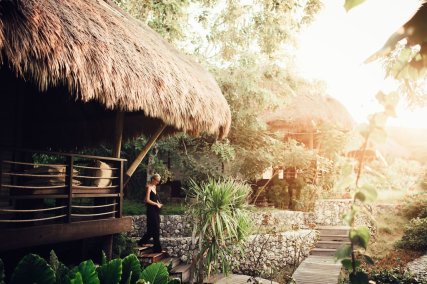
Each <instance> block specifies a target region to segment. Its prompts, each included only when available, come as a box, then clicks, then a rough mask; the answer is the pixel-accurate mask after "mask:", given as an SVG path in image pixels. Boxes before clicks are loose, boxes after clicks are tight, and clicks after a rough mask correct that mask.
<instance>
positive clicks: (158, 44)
mask: <svg viewBox="0 0 427 284" xmlns="http://www.w3.org/2000/svg"><path fill="white" fill-rule="evenodd" d="M0 63H1V65H0V66H1V68H2V69H3V72H6V73H7V72H10V73H12V74H13V75H14V76H15V77H16V78H19V80H21V83H23V82H24V81H25V82H28V83H29V84H27V83H26V84H27V87H26V93H31V88H33V89H35V90H33V91H32V93H34V94H35V95H34V96H32V97H29V96H27V97H26V100H30V101H27V103H34V104H36V105H33V108H34V109H37V108H39V107H42V106H44V105H45V103H49V102H50V104H51V105H52V107H54V108H56V107H57V105H56V104H54V103H52V102H51V100H50V99H51V98H52V97H55V96H56V97H59V96H63V101H66V102H67V103H70V102H76V105H75V106H69V105H67V108H69V109H68V110H67V111H65V113H68V112H69V113H70V116H69V117H65V114H64V112H62V111H61V110H57V111H56V112H61V114H62V118H63V119H62V122H61V127H62V128H64V127H66V126H67V125H71V124H73V123H75V124H74V125H73V127H69V128H70V129H71V131H75V135H80V134H81V133H79V132H78V131H77V130H76V129H78V128H79V127H81V125H87V124H88V123H89V124H90V123H91V121H89V119H86V118H84V117H83V116H78V115H79V114H81V115H87V114H88V113H90V115H91V118H95V120H98V122H99V120H102V119H104V120H106V121H110V120H111V119H112V117H113V114H114V112H115V111H117V110H120V111H124V112H127V113H130V117H131V120H132V122H133V123H135V125H129V124H128V125H127V127H128V128H129V127H130V128H132V130H130V131H128V132H127V135H128V136H132V135H136V134H140V131H146V132H150V131H152V128H155V126H156V125H158V124H160V122H164V123H165V124H167V125H168V127H169V131H171V130H172V131H176V130H180V131H185V132H187V133H190V134H194V135H198V134H200V133H201V132H207V133H212V134H217V135H218V136H219V137H220V138H222V137H224V136H226V135H227V133H228V131H229V127H230V122H231V115H230V110H229V107H228V104H227V102H226V100H225V98H224V97H223V96H222V94H221V91H220V89H219V87H218V85H217V83H216V82H215V80H214V78H213V77H212V76H211V75H210V74H209V73H208V72H206V71H205V70H204V69H203V68H202V67H201V66H200V65H199V64H198V63H196V62H195V61H193V60H192V59H191V58H190V57H188V56H186V55H183V54H181V53H180V52H178V51H177V50H176V49H174V48H173V47H172V46H171V45H170V44H168V43H167V42H166V41H165V40H164V39H162V38H161V37H160V36H159V35H158V34H157V33H155V32H154V31H153V30H152V29H151V28H149V27H148V26H146V25H145V24H144V23H142V22H140V21H137V20H135V19H132V18H131V17H130V16H128V15H127V14H126V13H124V12H123V11H122V10H121V9H120V8H119V7H117V6H116V5H115V4H114V3H112V2H111V1H109V0H73V1H70V0H44V1H40V0H10V1H0ZM4 70H6V71H4ZM28 85H29V86H28ZM33 86H35V88H34V87H33ZM64 93H65V95H64ZM49 96H50V98H49V99H46V100H45V101H44V102H43V103H38V101H39V99H43V98H48V97H49ZM87 103H89V105H88V104H87ZM90 104H92V105H90ZM95 105H96V106H95ZM77 109H79V110H80V112H77V113H76V110H77ZM93 109H95V112H92V113H91V111H93ZM46 111H47V112H48V113H46ZM43 112H44V113H43ZM53 114H54V113H53ZM53 114H50V113H49V108H47V109H46V110H41V109H38V113H37V114H36V116H37V117H36V120H39V121H44V123H47V124H49V118H50V120H52V118H54V117H55V116H54V115H53ZM43 115H44V116H43ZM29 117H31V116H30V115H29ZM33 118H34V117H31V119H33ZM125 123H126V122H125ZM110 125H111V124H110ZM134 126H135V127H134ZM91 127H92V128H93V129H98V128H99V127H100V126H99V125H96V124H94V125H92V126H91ZM101 127H102V126H101ZM29 128H30V127H29ZM125 128H126V126H125ZM47 129H50V128H49V127H47V128H46V131H48V130H47ZM40 131H42V132H43V129H42V128H40ZM98 131H101V130H99V129H98ZM107 134H108V135H110V134H109V133H108V131H106V133H105V134H100V135H101V137H98V138H102V139H103V138H105V137H104V136H106V135H107ZM39 135H40V133H39ZM90 135H94V133H93V132H92V133H90ZM125 135H126V129H125ZM56 136H58V135H56ZM49 138H52V139H55V137H49ZM82 139H83V138H82ZM102 139H101V140H102ZM98 140H99V139H98ZM51 142H52V141H51ZM62 142H64V141H63V139H62ZM76 142H77V141H76ZM43 143H44V142H41V144H43ZM52 143H53V142H52Z"/></svg>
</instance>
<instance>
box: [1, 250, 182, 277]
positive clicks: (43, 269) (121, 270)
mask: <svg viewBox="0 0 427 284" xmlns="http://www.w3.org/2000/svg"><path fill="white" fill-rule="evenodd" d="M50 262H51V263H52V265H53V267H55V268H56V270H55V271H54V269H53V268H52V267H51V266H50V265H49V264H48V263H47V262H46V261H45V260H44V259H43V258H41V257H40V256H38V255H35V254H28V255H26V256H25V257H24V258H23V259H22V260H21V261H20V262H19V263H18V265H17V267H16V268H15V270H14V272H13V274H12V278H11V281H10V283H11V284H25V283H29V284H34V283H39V284H50V283H51V284H54V283H58V284H59V283H64V284H108V283H111V284H119V283H120V284H122V283H123V284H124V283H126V284H135V283H150V284H168V283H179V282H176V280H174V279H172V280H170V281H169V279H168V278H169V274H168V271H167V269H166V267H165V266H164V265H163V263H155V264H151V265H150V266H148V267H146V268H145V269H144V271H142V272H141V266H140V263H139V261H138V258H137V256H136V255H128V256H127V257H125V258H124V259H123V260H122V259H120V258H117V259H113V260H111V261H110V262H105V263H103V264H102V265H101V266H98V267H97V268H96V266H95V264H94V263H93V261H92V260H86V261H83V262H81V263H80V264H79V265H78V266H77V267H74V268H73V269H72V270H69V269H68V268H67V267H65V265H63V264H62V263H61V262H59V260H58V258H57V257H56V255H55V253H54V252H53V251H52V252H51V255H50ZM63 267H65V270H64V271H67V272H68V275H67V277H66V278H61V277H60V276H59V275H58V273H64V272H63V271H61V270H62V269H63ZM55 273H56V274H57V275H56V281H55ZM122 276H123V277H122ZM121 278H123V279H122V280H121ZM58 279H60V280H61V281H62V282H61V281H60V282H58ZM0 284H4V271H3V262H2V261H1V260H0Z"/></svg>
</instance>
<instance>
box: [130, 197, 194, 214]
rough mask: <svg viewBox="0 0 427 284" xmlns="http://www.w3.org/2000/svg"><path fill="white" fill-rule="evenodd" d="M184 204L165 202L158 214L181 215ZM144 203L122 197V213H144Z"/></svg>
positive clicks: (184, 207) (184, 208)
mask: <svg viewBox="0 0 427 284" xmlns="http://www.w3.org/2000/svg"><path fill="white" fill-rule="evenodd" d="M185 210H186V206H185V205H184V204H176V203H167V204H165V205H163V207H162V209H161V210H160V215H182V214H184V213H185ZM145 211H146V210H145V204H144V203H143V202H140V201H136V200H131V199H124V200H123V214H124V215H144V214H145Z"/></svg>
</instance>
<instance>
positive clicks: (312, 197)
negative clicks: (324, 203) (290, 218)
mask: <svg viewBox="0 0 427 284" xmlns="http://www.w3.org/2000/svg"><path fill="white" fill-rule="evenodd" d="M321 191H322V188H321V187H319V186H317V185H314V184H307V185H305V186H304V187H303V188H302V189H301V193H300V197H299V199H298V200H297V201H296V207H295V209H296V210H300V211H305V212H310V211H314V205H315V203H316V200H318V199H319V198H320V193H321Z"/></svg>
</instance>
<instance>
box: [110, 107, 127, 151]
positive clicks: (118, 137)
mask: <svg viewBox="0 0 427 284" xmlns="http://www.w3.org/2000/svg"><path fill="white" fill-rule="evenodd" d="M124 116H125V113H124V112H123V111H117V114H116V124H115V127H114V148H113V157H114V158H120V150H121V148H122V136H123V120H124Z"/></svg>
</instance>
